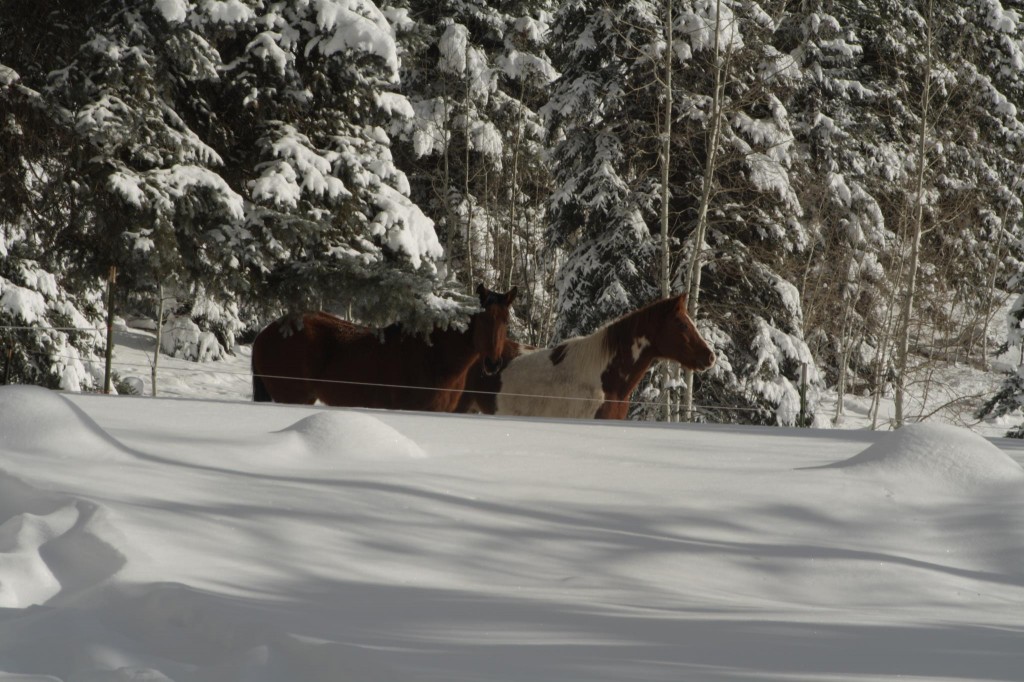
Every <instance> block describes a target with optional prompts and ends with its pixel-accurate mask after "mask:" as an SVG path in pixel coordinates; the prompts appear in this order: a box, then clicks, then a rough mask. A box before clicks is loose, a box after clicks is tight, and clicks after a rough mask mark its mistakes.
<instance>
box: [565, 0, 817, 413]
mask: <svg viewBox="0 0 1024 682" xmlns="http://www.w3.org/2000/svg"><path fill="white" fill-rule="evenodd" d="M763 5H764V3H761V4H758V3H732V2H728V1H723V2H720V3H719V2H716V1H714V0H711V1H700V2H677V3H675V5H674V12H673V13H674V15H675V16H676V17H678V20H677V23H676V27H675V30H676V33H675V39H674V41H673V43H674V48H675V51H676V62H677V67H678V71H677V72H676V74H675V75H674V77H673V83H677V84H679V86H678V88H673V96H674V98H675V106H674V107H673V111H675V112H677V113H676V116H677V118H676V120H674V121H673V126H672V129H673V135H672V144H673V148H672V160H673V167H672V171H671V174H670V182H671V190H672V193H671V200H670V201H671V202H672V203H671V206H670V214H671V215H672V216H673V217H674V218H673V226H674V227H673V230H672V233H673V238H674V239H676V240H678V243H681V244H682V245H683V249H682V252H681V254H680V255H678V256H677V257H676V258H674V269H675V272H676V277H675V285H674V289H675V290H676V291H682V290H683V288H684V286H685V285H686V283H687V281H688V280H689V277H688V274H689V273H690V272H691V270H690V268H689V267H688V266H689V264H690V261H691V256H692V253H693V248H694V244H693V243H692V237H693V236H694V228H695V227H696V225H697V224H698V223H699V222H700V221H699V219H698V216H699V214H700V212H701V204H702V199H703V198H704V197H707V204H708V205H707V235H706V249H707V250H706V251H705V252H704V253H703V254H702V269H701V272H702V276H703V282H702V283H701V285H700V304H701V311H702V312H701V313H700V316H699V321H698V324H699V325H701V326H702V329H703V330H704V332H705V335H706V337H707V338H709V340H710V341H711V342H712V344H713V345H714V346H715V350H716V353H718V357H719V364H718V365H717V366H716V368H715V369H713V370H712V371H711V372H708V373H707V374H705V375H701V376H699V377H698V378H697V384H696V387H697V389H696V390H697V395H698V401H697V402H698V403H700V402H703V403H705V404H707V403H710V404H711V405H712V406H714V407H717V408H725V411H723V412H718V411H716V412H715V415H714V417H712V418H715V419H723V418H724V419H730V420H742V421H755V422H766V423H776V422H779V423H794V422H795V420H796V418H797V414H798V411H799V404H800V401H799V390H798V386H797V384H798V381H799V378H800V375H801V365H802V364H803V363H807V364H808V366H809V376H810V377H811V381H812V382H816V381H817V371H816V369H815V365H814V361H813V358H812V357H811V354H810V352H809V349H808V348H807V346H806V344H805V342H804V341H803V320H802V309H801V302H800V297H799V295H798V293H797V289H796V288H795V287H794V286H793V284H792V283H791V282H790V281H789V280H788V279H787V277H786V275H785V274H783V273H786V267H787V263H788V259H789V258H791V256H792V255H793V254H796V253H799V252H800V250H801V249H802V248H803V247H804V245H805V244H806V241H807V236H806V234H805V233H804V229H803V226H802V224H801V220H802V219H801V215H802V207H801V205H800V201H799V199H798V198H797V195H796V192H795V191H794V189H793V187H792V186H791V183H790V180H789V167H790V165H791V164H792V154H793V144H794V143H793V134H792V131H791V130H790V126H789V120H788V112H787V109H786V105H785V103H784V100H785V99H786V98H788V96H789V93H790V91H791V90H792V82H793V79H794V78H795V77H796V76H797V75H798V74H797V72H796V69H795V66H794V64H793V61H792V59H791V58H789V57H788V56H785V55H782V54H780V53H778V51H777V50H775V48H774V47H773V46H772V45H771V42H770V41H771V39H772V38H773V36H774V33H775V30H776V24H775V21H774V20H773V19H772V16H773V15H777V14H779V12H777V11H776V10H778V9H779V8H777V7H768V8H767V9H766V8H765V7H764V6H763ZM719 8H721V12H722V17H721V21H719V20H718V17H717V15H716V12H717V11H718V9H719ZM661 16H663V13H662V12H661V11H660V4H659V3H656V2H631V3H624V4H621V5H616V6H614V7H612V6H609V5H606V4H604V3H599V2H593V3H592V2H583V1H580V2H574V3H569V4H568V5H565V6H563V9H562V10H560V12H559V13H558V15H557V18H556V38H555V43H556V44H557V45H559V46H561V51H560V52H559V58H560V59H559V61H556V67H559V68H560V70H562V71H563V74H564V76H563V79H562V80H561V81H559V84H558V87H556V90H555V92H554V94H553V96H552V100H551V103H550V104H549V107H548V108H549V111H550V113H551V120H552V124H553V129H554V130H555V131H556V132H557V133H558V134H560V135H561V136H562V139H561V141H560V142H559V143H558V146H557V147H556V148H555V158H556V180H557V186H556V191H555V195H554V199H553V201H552V207H553V209H552V217H553V230H552V234H553V237H554V238H555V239H557V240H561V242H564V243H566V244H569V245H571V246H572V251H571V252H570V255H569V257H568V259H567V262H566V265H565V267H564V268H563V270H562V275H561V281H560V285H561V289H560V294H561V296H562V299H561V306H560V311H561V316H560V320H561V326H560V331H561V333H562V335H563V336H564V335H569V334H576V333H586V332H589V331H591V330H592V329H593V328H595V327H596V326H599V325H600V324H603V323H604V322H607V321H609V320H610V319H612V318H613V317H615V316H617V315H619V314H621V313H623V312H625V311H626V310H629V309H631V308H633V307H636V306H637V305H639V304H641V303H643V302H646V301H648V300H651V299H652V298H654V297H655V296H656V295H657V279H656V274H655V273H656V271H657V270H656V260H657V255H658V253H657V244H656V242H655V241H654V240H653V239H652V235H653V234H654V232H655V231H656V229H657V220H656V213H657V211H656V209H657V206H658V202H659V201H660V200H659V198H658V195H657V192H656V183H654V182H652V180H653V179H654V177H653V175H654V173H653V170H652V169H654V168H656V162H655V159H656V158H657V156H656V155H657V148H656V143H657V136H656V135H655V134H653V131H655V130H656V129H657V126H656V125H655V121H654V112H655V111H657V108H656V107H655V106H654V105H655V104H656V103H657V101H658V100H657V96H658V94H657V90H656V87H655V85H656V82H655V80H654V79H653V78H652V77H651V69H652V68H654V67H655V66H660V65H661V61H660V59H659V58H658V55H659V54H660V53H659V50H661V49H663V47H661V45H663V42H662V43H660V42H659V41H663V34H662V33H661V32H660V31H659V28H660V24H659V18H660V17H661ZM716 27H717V29H718V41H719V46H720V48H721V49H720V50H719V51H718V53H717V58H718V59H719V60H721V61H720V62H717V63H716V61H715V59H716V51H715V49H714V46H715V42H716ZM716 69H717V70H718V71H719V73H721V72H722V71H723V70H727V71H728V76H727V78H726V79H724V81H723V82H725V83H727V86H726V87H724V88H723V90H722V92H721V98H720V101H721V109H720V111H719V115H720V117H721V119H720V120H722V121H723V125H722V126H721V132H720V135H719V136H718V137H719V140H718V144H719V147H718V158H717V159H716V160H714V162H713V164H712V166H713V168H712V169H711V173H710V176H709V178H710V185H708V184H707V183H705V180H704V178H705V175H706V174H705V173H703V172H702V169H704V168H705V166H706V165H707V164H706V161H707V159H708V147H707V144H708V140H709V139H710V138H709V135H708V132H709V131H710V130H711V129H712V126H713V123H714V115H715V114H714V112H713V111H712V108H713V107H712V103H713V102H714V100H715V98H714V97H713V91H714V74H715V72H716ZM712 137H713V136H712ZM705 190H707V191H705ZM691 296H692V292H691Z"/></svg>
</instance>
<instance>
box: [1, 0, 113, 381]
mask: <svg viewBox="0 0 1024 682" xmlns="http://www.w3.org/2000/svg"><path fill="white" fill-rule="evenodd" d="M81 9H82V8H81V7H80V6H77V5H76V6H74V7H67V6H64V5H62V4H61V3H47V2H44V3H39V4H34V3H18V4H16V5H15V6H13V7H10V8H7V9H5V11H4V12H2V13H0V34H2V35H3V36H4V40H3V41H0V159H2V165H3V170H2V171H0V381H4V380H6V381H10V382H13V383H31V384H39V385H43V386H48V387H52V388H61V389H64V390H72V391H77V390H86V389H94V388H96V387H97V386H98V385H99V383H100V382H101V381H102V364H101V358H100V355H99V352H100V350H101V348H102V345H103V344H102V337H101V336H100V334H99V323H100V316H99V315H98V310H97V307H96V303H97V301H98V295H97V294H98V289H97V286H96V282H95V281H85V282H82V281H76V280H74V279H73V278H68V277H65V276H63V275H64V273H65V271H66V270H67V269H68V265H69V263H68V260H67V258H66V254H65V252H64V250H63V247H64V245H65V243H66V241H67V240H69V239H71V240H74V239H75V237H74V235H75V230H74V226H75V224H76V223H75V216H76V206H77V204H78V189H79V187H80V185H79V184H78V183H77V177H76V175H75V174H74V173H73V172H71V170H70V165H69V158H71V157H72V156H73V155H74V152H73V150H72V149H71V145H70V137H71V136H70V134H69V126H68V122H69V118H68V117H67V115H66V112H63V111H60V110H56V109H55V108H54V107H53V106H52V104H51V103H50V102H49V101H47V99H46V98H45V97H44V95H43V94H42V93H41V92H40V91H39V90H38V89H37V88H38V87H40V85H41V84H44V83H45V76H46V74H48V73H49V72H50V71H51V70H53V69H55V68H57V67H58V66H60V65H63V64H64V63H65V61H64V60H65V57H66V55H67V54H68V53H69V52H73V50H74V48H75V45H74V44H73V43H71V41H69V40H68V39H67V34H60V35H53V37H52V40H46V37H45V36H47V35H48V33H49V32H50V31H53V30H54V27H56V28H57V29H63V28H67V27H68V26H72V25H75V22H76V21H77V20H78V19H79V14H78V13H79V11H80V10H81ZM40 45H46V49H44V50H41V49H39V46H40ZM72 330H81V331H72Z"/></svg>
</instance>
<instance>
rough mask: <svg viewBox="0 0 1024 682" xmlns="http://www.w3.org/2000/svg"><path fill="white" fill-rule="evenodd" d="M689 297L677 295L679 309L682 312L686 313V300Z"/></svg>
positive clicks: (687, 295)
mask: <svg viewBox="0 0 1024 682" xmlns="http://www.w3.org/2000/svg"><path fill="white" fill-rule="evenodd" d="M689 297H690V295H689V294H688V293H687V294H679V307H680V308H681V309H682V311H683V312H686V299H688V298H689Z"/></svg>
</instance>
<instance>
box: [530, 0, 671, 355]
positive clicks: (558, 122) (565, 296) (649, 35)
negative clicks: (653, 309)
mask: <svg viewBox="0 0 1024 682" xmlns="http://www.w3.org/2000/svg"><path fill="white" fill-rule="evenodd" d="M660 28H661V27H660V25H659V20H658V14H657V5H656V3H654V2H647V1H646V0H630V1H628V2H623V3H620V4H616V5H611V4H609V3H605V2H600V1H593V0H577V1H575V2H568V3H563V4H562V5H561V6H560V8H559V9H558V11H557V13H556V14H555V19H554V24H553V26H552V53H553V58H554V60H555V61H554V64H555V67H556V68H557V69H558V70H559V71H560V72H561V74H562V75H561V78H560V79H559V80H558V81H557V82H556V83H555V86H554V89H553V92H552V94H551V99H550V101H549V102H548V104H547V105H546V106H545V108H544V112H545V115H546V117H547V121H548V127H549V130H550V135H551V136H552V140H553V149H552V157H553V159H554V180H555V189H554V192H553V194H552V198H551V202H550V228H549V237H548V238H549V241H550V243H551V244H552V245H553V247H556V248H561V249H564V250H565V251H566V258H565V262H564V264H563V265H562V268H561V271H560V272H559V275H558V282H557V286H558V307H557V320H558V321H557V325H556V331H555V336H556V338H558V339H564V338H567V337H571V336H576V335H580V334H589V333H590V332H592V331H594V330H595V329H597V328H598V327H600V326H601V325H603V324H605V323H607V322H610V321H611V320H613V319H615V318H617V317H619V316H620V315H622V314H624V313H626V312H628V311H630V310H633V309H635V308H637V307H639V306H641V305H644V304H646V303H648V302H650V301H652V300H654V299H655V298H657V297H658V295H659V290H660V287H659V282H658V279H657V267H658V255H659V254H658V243H657V241H656V240H655V239H654V238H653V234H654V232H652V228H653V229H655V230H657V227H656V226H657V217H656V211H657V207H656V201H657V197H658V192H657V183H656V178H655V169H656V168H657V161H656V159H657V153H658V145H657V142H658V140H657V135H656V132H655V116H656V115H657V102H658V99H657V96H658V93H657V82H656V80H655V77H654V74H655V69H656V68H657V67H658V66H660V65H661V61H660V60H658V59H657V58H656V57H655V56H654V55H653V53H652V50H653V48H654V46H655V45H656V43H657V41H658V40H659V39H661V36H662V35H663V34H662V33H661V31H660V30H659V29H660ZM652 57H653V58H652Z"/></svg>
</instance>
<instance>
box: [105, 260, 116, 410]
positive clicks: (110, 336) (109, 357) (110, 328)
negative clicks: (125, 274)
mask: <svg viewBox="0 0 1024 682" xmlns="http://www.w3.org/2000/svg"><path fill="white" fill-rule="evenodd" d="M115 282H117V267H116V266H114V265H111V266H110V275H109V277H108V279H107V351H106V354H105V355H106V366H105V368H104V370H103V392H104V393H107V394H109V393H110V385H111V375H112V373H113V369H112V366H113V364H114V283H115Z"/></svg>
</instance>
